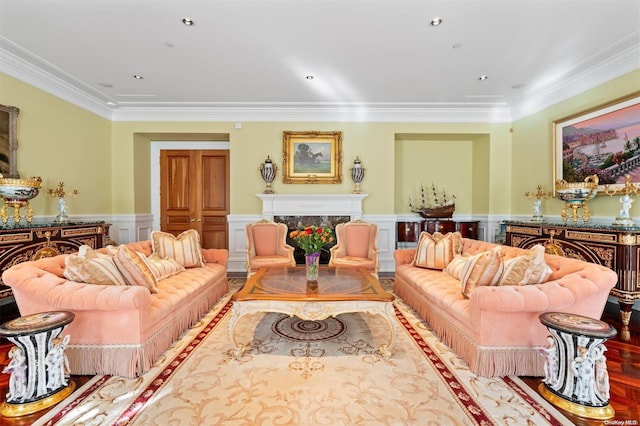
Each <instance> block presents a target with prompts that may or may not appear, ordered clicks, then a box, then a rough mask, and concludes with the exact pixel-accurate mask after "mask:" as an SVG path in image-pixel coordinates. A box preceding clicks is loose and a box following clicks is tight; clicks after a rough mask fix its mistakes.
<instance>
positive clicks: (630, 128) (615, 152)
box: [553, 92, 640, 193]
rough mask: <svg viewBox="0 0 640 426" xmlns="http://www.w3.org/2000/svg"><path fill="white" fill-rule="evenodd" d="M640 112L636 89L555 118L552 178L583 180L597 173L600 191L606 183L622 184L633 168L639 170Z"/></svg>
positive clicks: (639, 181)
mask: <svg viewBox="0 0 640 426" xmlns="http://www.w3.org/2000/svg"><path fill="white" fill-rule="evenodd" d="M638 116H640V92H634V93H632V94H630V95H627V96H625V97H622V98H619V99H616V100H614V101H611V102H608V103H606V104H603V105H600V106H597V107H595V108H592V109H589V110H586V111H582V112H580V113H578V114H574V115H571V116H568V117H564V118H561V119H559V120H556V121H554V122H553V152H554V157H553V181H554V182H557V181H559V180H564V181H566V182H582V181H584V179H585V177H587V176H589V175H593V174H596V175H597V176H598V192H599V193H601V192H604V191H605V185H609V188H610V189H619V188H622V187H623V186H624V181H625V175H626V174H628V173H629V172H630V170H632V169H636V168H637V169H638V170H637V171H638V172H639V173H640V123H638V121H637V118H638ZM636 163H637V164H636ZM638 175H639V176H640V174H638ZM634 183H640V178H638V179H636V180H635V181H634Z"/></svg>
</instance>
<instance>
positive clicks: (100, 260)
mask: <svg viewBox="0 0 640 426" xmlns="http://www.w3.org/2000/svg"><path fill="white" fill-rule="evenodd" d="M64 263H65V269H64V273H63V275H64V277H65V278H66V279H68V280H71V281H77V282H81V283H87V284H102V285H127V283H126V281H125V280H124V277H123V276H122V274H121V273H120V271H119V270H118V267H117V266H116V264H115V263H114V261H113V258H112V257H111V256H109V255H108V254H103V253H99V252H97V251H95V250H93V249H92V248H91V247H89V246H88V245H83V246H80V248H79V249H78V253H75V254H69V255H67V257H66V258H65V260H64Z"/></svg>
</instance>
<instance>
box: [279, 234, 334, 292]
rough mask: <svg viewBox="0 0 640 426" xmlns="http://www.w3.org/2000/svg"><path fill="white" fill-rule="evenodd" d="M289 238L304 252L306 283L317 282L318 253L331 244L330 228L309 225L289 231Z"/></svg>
mask: <svg viewBox="0 0 640 426" xmlns="http://www.w3.org/2000/svg"><path fill="white" fill-rule="evenodd" d="M289 237H291V239H293V240H294V241H295V242H296V244H298V247H300V248H301V249H302V250H303V251H304V257H305V266H306V270H307V281H317V280H318V266H319V264H320V251H321V250H322V249H323V248H324V246H325V245H327V244H329V243H332V242H333V231H332V230H331V228H323V227H320V226H315V225H311V226H305V227H304V228H302V229H295V230H293V231H291V232H290V233H289Z"/></svg>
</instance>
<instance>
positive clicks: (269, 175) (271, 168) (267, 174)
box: [258, 155, 278, 194]
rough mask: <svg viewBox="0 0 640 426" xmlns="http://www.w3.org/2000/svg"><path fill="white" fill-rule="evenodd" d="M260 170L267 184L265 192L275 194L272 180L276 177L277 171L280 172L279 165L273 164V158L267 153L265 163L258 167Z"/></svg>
mask: <svg viewBox="0 0 640 426" xmlns="http://www.w3.org/2000/svg"><path fill="white" fill-rule="evenodd" d="M258 170H260V175H261V176H262V180H264V182H265V183H266V184H267V188H266V189H265V190H264V193H265V194H273V190H272V189H271V182H273V180H274V179H275V178H276V173H278V166H277V165H275V164H273V161H271V158H269V156H268V155H267V159H266V160H264V163H262V164H260V167H259V168H258Z"/></svg>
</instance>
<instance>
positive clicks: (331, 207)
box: [256, 194, 368, 220]
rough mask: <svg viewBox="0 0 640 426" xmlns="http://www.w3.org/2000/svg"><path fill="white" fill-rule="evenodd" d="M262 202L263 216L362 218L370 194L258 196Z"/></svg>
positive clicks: (267, 217)
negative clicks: (364, 202) (365, 201)
mask: <svg viewBox="0 0 640 426" xmlns="http://www.w3.org/2000/svg"><path fill="white" fill-rule="evenodd" d="M256 195H257V196H258V197H259V198H260V199H261V200H262V216H263V217H264V218H265V219H269V220H273V218H274V216H325V215H332V216H350V217H351V220H357V219H361V218H362V200H363V199H364V198H365V197H366V196H367V195H368V194H256Z"/></svg>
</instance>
